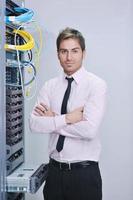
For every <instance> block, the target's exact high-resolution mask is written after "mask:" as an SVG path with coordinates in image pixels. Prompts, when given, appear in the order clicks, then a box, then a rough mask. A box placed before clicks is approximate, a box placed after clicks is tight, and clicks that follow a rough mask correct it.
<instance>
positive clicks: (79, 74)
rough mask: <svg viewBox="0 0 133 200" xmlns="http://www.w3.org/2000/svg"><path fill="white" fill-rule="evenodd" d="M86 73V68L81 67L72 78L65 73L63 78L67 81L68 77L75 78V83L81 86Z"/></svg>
mask: <svg viewBox="0 0 133 200" xmlns="http://www.w3.org/2000/svg"><path fill="white" fill-rule="evenodd" d="M84 73H85V68H84V67H81V68H80V69H79V70H78V71H76V72H75V73H74V74H72V75H71V76H68V75H67V74H65V73H63V78H64V79H65V78H66V77H69V78H71V77H73V78H74V81H75V82H76V83H77V84H79V83H80V82H81V81H82V80H83V78H84Z"/></svg>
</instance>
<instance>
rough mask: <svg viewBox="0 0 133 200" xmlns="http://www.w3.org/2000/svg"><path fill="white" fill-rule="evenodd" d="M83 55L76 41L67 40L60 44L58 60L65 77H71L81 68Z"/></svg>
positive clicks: (83, 52)
mask: <svg viewBox="0 0 133 200" xmlns="http://www.w3.org/2000/svg"><path fill="white" fill-rule="evenodd" d="M84 54H85V51H82V49H81V46H80V44H79V42H78V40H77V39H72V38H69V39H65V40H63V41H62V42H61V43H60V47H59V51H58V58H59V61H60V64H61V66H62V68H63V69H64V72H65V73H66V74H67V75H72V74H73V73H75V72H76V71H77V70H78V69H79V68H80V67H81V66H82V61H83V58H84Z"/></svg>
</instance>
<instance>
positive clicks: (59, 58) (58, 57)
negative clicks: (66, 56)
mask: <svg viewBox="0 0 133 200" xmlns="http://www.w3.org/2000/svg"><path fill="white" fill-rule="evenodd" d="M57 57H58V59H60V56H59V51H57Z"/></svg>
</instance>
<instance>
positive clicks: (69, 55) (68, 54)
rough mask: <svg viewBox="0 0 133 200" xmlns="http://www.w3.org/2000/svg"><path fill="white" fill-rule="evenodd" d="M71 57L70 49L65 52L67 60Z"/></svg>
mask: <svg viewBox="0 0 133 200" xmlns="http://www.w3.org/2000/svg"><path fill="white" fill-rule="evenodd" d="M71 59H72V54H71V52H70V51H68V52H67V60H71Z"/></svg>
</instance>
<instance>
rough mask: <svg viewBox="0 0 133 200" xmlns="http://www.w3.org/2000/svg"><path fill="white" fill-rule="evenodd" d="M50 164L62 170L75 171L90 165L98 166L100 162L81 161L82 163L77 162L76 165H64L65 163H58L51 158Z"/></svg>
mask: <svg viewBox="0 0 133 200" xmlns="http://www.w3.org/2000/svg"><path fill="white" fill-rule="evenodd" d="M49 164H50V166H54V167H56V168H58V169H60V170H73V169H77V168H86V167H88V166H90V165H98V162H95V161H89V160H87V161H81V162H75V163H64V162H58V161H56V160H54V159H52V158H50V162H49Z"/></svg>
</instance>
